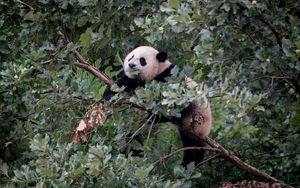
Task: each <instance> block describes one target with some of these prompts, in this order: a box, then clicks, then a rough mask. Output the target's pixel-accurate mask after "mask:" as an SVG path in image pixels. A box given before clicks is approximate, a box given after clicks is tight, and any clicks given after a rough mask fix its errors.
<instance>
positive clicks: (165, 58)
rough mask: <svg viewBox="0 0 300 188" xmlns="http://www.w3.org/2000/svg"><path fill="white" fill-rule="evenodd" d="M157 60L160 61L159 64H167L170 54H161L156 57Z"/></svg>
mask: <svg viewBox="0 0 300 188" xmlns="http://www.w3.org/2000/svg"><path fill="white" fill-rule="evenodd" d="M156 59H157V60H158V61H159V62H165V61H166V60H167V59H168V54H167V53H166V52H159V53H158V54H157V55H156Z"/></svg>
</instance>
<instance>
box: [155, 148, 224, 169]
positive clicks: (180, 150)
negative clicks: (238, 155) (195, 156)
mask: <svg viewBox="0 0 300 188" xmlns="http://www.w3.org/2000/svg"><path fill="white" fill-rule="evenodd" d="M186 150H208V151H214V152H221V151H220V150H219V149H218V148H209V147H185V148H180V149H178V150H176V151H173V152H171V153H170V154H168V155H166V156H163V157H161V158H160V159H158V160H157V161H155V162H154V163H153V165H158V164H159V163H161V162H162V161H164V160H166V159H168V158H170V157H172V156H173V155H175V154H177V153H179V152H182V151H186Z"/></svg>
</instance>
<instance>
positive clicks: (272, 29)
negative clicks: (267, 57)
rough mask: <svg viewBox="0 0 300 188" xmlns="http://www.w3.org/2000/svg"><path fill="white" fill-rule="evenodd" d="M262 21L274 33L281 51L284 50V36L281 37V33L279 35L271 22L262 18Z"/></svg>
mask: <svg viewBox="0 0 300 188" xmlns="http://www.w3.org/2000/svg"><path fill="white" fill-rule="evenodd" d="M260 20H261V21H262V22H263V23H264V24H266V25H267V26H268V27H269V28H270V29H271V31H272V33H273V34H274V36H275V38H276V40H277V44H278V45H279V46H280V49H281V50H282V35H281V33H279V32H278V31H277V30H276V28H275V27H274V26H273V25H272V24H271V22H269V21H268V20H266V19H265V18H261V19H260Z"/></svg>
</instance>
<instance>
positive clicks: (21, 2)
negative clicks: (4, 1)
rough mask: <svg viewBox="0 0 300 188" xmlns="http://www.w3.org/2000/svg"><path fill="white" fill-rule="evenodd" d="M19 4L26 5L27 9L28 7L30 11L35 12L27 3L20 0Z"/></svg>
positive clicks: (18, 0) (17, 0)
mask: <svg viewBox="0 0 300 188" xmlns="http://www.w3.org/2000/svg"><path fill="white" fill-rule="evenodd" d="M16 2H17V3H20V4H21V5H24V6H26V7H28V8H29V9H30V10H34V8H33V7H32V6H30V5H28V4H27V3H24V2H23V1H20V0H16Z"/></svg>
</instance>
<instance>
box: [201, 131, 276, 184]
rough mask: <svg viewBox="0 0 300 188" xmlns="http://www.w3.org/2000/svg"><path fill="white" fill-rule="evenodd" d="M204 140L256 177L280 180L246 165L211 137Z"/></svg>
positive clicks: (274, 180) (272, 180) (273, 180)
mask: <svg viewBox="0 0 300 188" xmlns="http://www.w3.org/2000/svg"><path fill="white" fill-rule="evenodd" d="M205 141H206V142H207V143H208V144H209V145H210V146H211V147H213V148H217V149H219V150H220V153H221V155H223V156H224V157H225V158H227V159H229V160H230V161H231V162H233V163H234V164H235V165H236V166H238V167H239V168H241V169H243V170H246V171H247V172H249V173H251V174H253V175H256V176H257V177H260V178H263V179H267V180H269V181H271V182H282V181H280V180H278V179H276V178H274V177H272V176H270V175H268V174H266V173H264V172H262V171H260V170H258V169H257V168H255V167H253V166H250V165H248V164H247V163H245V162H243V161H242V160H241V159H240V158H238V157H237V156H236V155H234V154H233V153H232V151H229V150H227V149H225V148H224V147H223V146H221V145H220V144H218V143H217V142H216V141H214V140H213V139H211V138H209V137H206V138H205Z"/></svg>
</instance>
